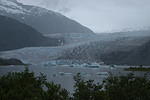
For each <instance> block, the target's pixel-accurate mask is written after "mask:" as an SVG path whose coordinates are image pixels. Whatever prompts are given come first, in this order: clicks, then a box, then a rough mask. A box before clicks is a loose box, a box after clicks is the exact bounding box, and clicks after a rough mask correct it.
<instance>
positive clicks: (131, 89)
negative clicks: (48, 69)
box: [0, 68, 150, 100]
mask: <svg viewBox="0 0 150 100" xmlns="http://www.w3.org/2000/svg"><path fill="white" fill-rule="evenodd" d="M74 80H75V85H74V88H75V91H74V93H73V95H72V96H70V94H69V92H68V91H67V90H66V89H63V88H61V86H60V85H56V84H54V83H52V82H47V81H46V76H44V75H43V74H41V75H40V76H39V77H35V75H34V73H33V72H29V70H28V69H27V68H26V69H25V70H24V72H15V73H9V74H8V75H5V76H1V77H0V100H150V80H149V79H148V78H147V77H135V76H134V75H133V74H129V75H127V76H109V77H108V78H107V79H106V80H104V82H103V83H102V84H99V83H95V82H94V81H93V80H88V81H85V80H83V79H82V77H81V75H80V74H77V75H76V76H75V77H74Z"/></svg>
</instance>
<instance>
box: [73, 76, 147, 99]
mask: <svg viewBox="0 0 150 100" xmlns="http://www.w3.org/2000/svg"><path fill="white" fill-rule="evenodd" d="M75 81H76V84H75V93H74V100H150V80H148V79H147V78H146V77H134V76H133V75H132V74H130V75H128V76H119V77H114V76H109V77H108V78H107V79H106V80H105V81H104V82H103V83H102V84H95V83H93V81H91V80H90V81H84V80H82V79H81V76H80V74H78V75H77V76H76V77H75Z"/></svg>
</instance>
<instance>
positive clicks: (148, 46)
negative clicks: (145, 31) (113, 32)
mask: <svg viewBox="0 0 150 100" xmlns="http://www.w3.org/2000/svg"><path fill="white" fill-rule="evenodd" d="M101 59H102V60H103V61H104V62H105V63H106V64H116V65H146V66H148V65H150V41H149V42H147V43H145V44H143V45H142V46H140V47H138V48H136V49H133V50H130V51H126V52H122V51H115V52H112V53H109V54H104V55H102V57H101Z"/></svg>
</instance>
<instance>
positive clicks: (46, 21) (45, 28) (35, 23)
mask: <svg viewBox="0 0 150 100" xmlns="http://www.w3.org/2000/svg"><path fill="white" fill-rule="evenodd" d="M0 12H1V13H0V14H1V15H4V16H9V17H11V18H14V19H16V20H19V21H20V22H23V23H25V24H27V25H29V26H32V27H33V28H35V29H36V30H38V31H39V32H40V33H44V34H53V33H93V32H92V31H91V30H90V29H88V28H86V27H85V26H83V25H81V24H79V23H78V22H76V21H74V20H71V19H69V18H67V17H65V16H63V15H61V14H60V13H56V12H53V11H50V10H47V9H44V8H40V7H36V6H29V5H23V4H21V3H19V2H17V1H16V0H0Z"/></svg>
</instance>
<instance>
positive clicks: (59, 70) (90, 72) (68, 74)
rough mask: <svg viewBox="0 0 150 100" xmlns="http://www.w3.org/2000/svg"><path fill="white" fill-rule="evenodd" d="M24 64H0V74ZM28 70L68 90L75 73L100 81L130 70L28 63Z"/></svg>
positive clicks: (18, 69) (71, 87)
mask: <svg viewBox="0 0 150 100" xmlns="http://www.w3.org/2000/svg"><path fill="white" fill-rule="evenodd" d="M24 68H25V66H0V75H6V74H7V73H8V72H20V71H23V70H24ZM28 68H29V70H30V71H33V72H34V73H35V75H36V76H38V75H39V74H40V73H43V74H44V75H46V76H47V80H48V81H50V82H54V83H56V84H60V85H61V86H62V87H63V88H65V89H67V90H68V91H70V92H73V85H74V79H73V77H74V76H75V75H76V74H77V73H81V76H82V78H84V79H85V80H89V79H91V80H94V81H95V82H96V83H97V82H99V83H101V82H102V81H103V80H104V79H105V78H107V77H108V75H109V74H110V73H111V74H113V75H126V74H128V73H130V72H125V71H123V68H124V66H122V67H121V66H118V67H116V68H113V69H112V68H110V67H109V66H106V65H101V66H100V67H99V68H87V67H70V66H67V65H57V66H52V65H47V66H45V65H43V64H41V65H40V64H39V65H30V66H28ZM135 74H136V75H137V76H141V75H144V73H139V72H138V73H135Z"/></svg>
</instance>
